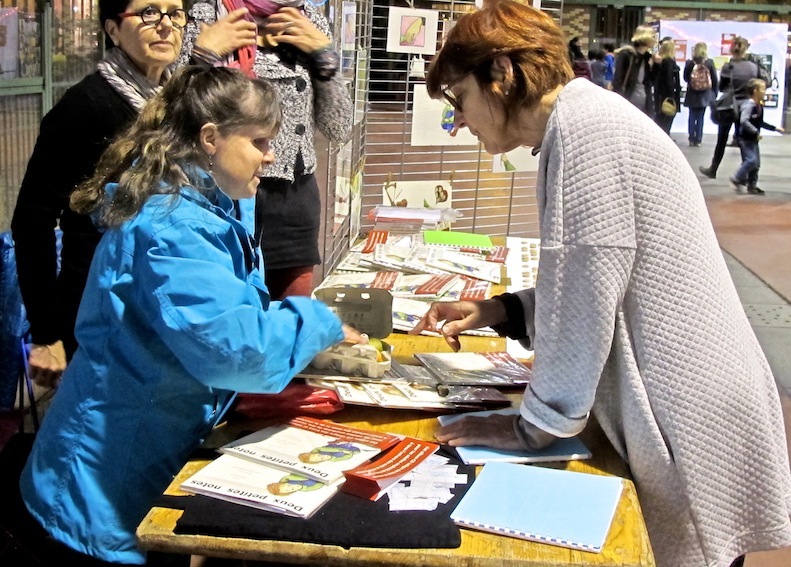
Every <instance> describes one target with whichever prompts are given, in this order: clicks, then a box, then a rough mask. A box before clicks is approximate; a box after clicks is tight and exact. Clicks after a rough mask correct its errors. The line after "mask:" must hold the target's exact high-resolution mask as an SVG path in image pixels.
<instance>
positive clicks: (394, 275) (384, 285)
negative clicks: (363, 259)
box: [316, 271, 401, 290]
mask: <svg viewBox="0 0 791 567" xmlns="http://www.w3.org/2000/svg"><path fill="white" fill-rule="evenodd" d="M400 277H401V274H400V273H399V272H396V271H379V272H357V273H353V274H331V275H329V276H327V277H326V278H324V280H322V282H321V284H320V285H319V286H318V287H317V288H316V289H321V288H330V287H355V288H360V289H365V288H376V289H387V290H391V289H393V286H394V285H395V284H396V282H397V281H398V279H399V278H400Z"/></svg>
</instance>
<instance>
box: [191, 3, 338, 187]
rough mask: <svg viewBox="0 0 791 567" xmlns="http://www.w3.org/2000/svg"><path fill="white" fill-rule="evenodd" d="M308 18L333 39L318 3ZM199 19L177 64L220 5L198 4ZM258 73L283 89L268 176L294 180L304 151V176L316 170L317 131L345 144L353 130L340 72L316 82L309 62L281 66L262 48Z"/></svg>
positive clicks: (196, 15) (307, 7)
mask: <svg viewBox="0 0 791 567" xmlns="http://www.w3.org/2000/svg"><path fill="white" fill-rule="evenodd" d="M304 10H305V15H306V16H307V17H308V19H309V20H310V21H311V22H313V25H315V26H316V27H317V28H318V29H319V30H320V31H321V32H322V33H324V34H326V35H327V36H329V37H330V38H331V37H332V34H331V33H330V27H329V23H328V22H327V20H326V18H324V16H323V15H322V14H321V13H320V12H319V9H318V8H316V7H315V6H314V5H313V4H312V3H310V2H306V3H305V5H304ZM190 14H191V15H192V17H193V18H194V21H192V22H190V23H189V24H187V27H186V29H185V30H184V43H183V45H182V49H181V55H180V56H179V59H178V61H177V65H186V64H187V63H188V62H189V56H190V53H191V52H192V46H193V45H194V44H195V39H196V38H197V37H198V34H199V32H200V24H201V23H203V24H213V23H214V22H215V21H217V9H216V5H215V4H214V3H207V2H197V3H196V4H194V5H193V7H192V9H191V10H190ZM254 70H255V73H256V75H257V76H258V77H260V78H262V79H268V80H269V81H270V82H271V83H272V85H274V87H275V89H276V90H277V93H278V96H279V97H280V102H281V103H282V108H283V123H282V125H281V126H280V132H279V133H278V135H277V137H276V138H275V139H274V140H273V141H272V151H273V152H274V154H275V163H273V164H272V165H270V166H269V167H268V168H267V169H266V170H265V171H264V177H275V178H279V179H286V180H288V181H294V164H295V163H296V161H297V155H298V154H299V153H300V152H301V153H302V159H303V161H304V163H305V169H304V171H303V173H305V174H308V173H313V172H314V170H315V168H316V150H315V147H314V142H313V139H314V133H315V130H316V128H318V130H319V132H321V133H322V134H324V136H325V137H326V138H327V139H329V140H330V141H332V142H336V143H339V144H343V143H345V142H347V141H348V140H349V138H350V137H351V132H352V117H353V108H352V100H351V97H350V96H349V93H348V91H347V89H346V86H345V85H344V84H343V80H342V79H341V77H340V74H337V75H335V77H333V78H332V79H330V80H329V81H319V80H313V79H311V76H310V72H309V70H308V68H307V67H306V66H305V65H304V63H303V62H302V61H301V60H300V59H297V61H296V62H295V64H294V65H293V66H289V65H288V64H284V63H283V62H281V60H280V57H279V56H278V55H277V53H276V52H274V51H272V50H269V49H262V48H259V49H258V50H257V51H256V56H255V66H254Z"/></svg>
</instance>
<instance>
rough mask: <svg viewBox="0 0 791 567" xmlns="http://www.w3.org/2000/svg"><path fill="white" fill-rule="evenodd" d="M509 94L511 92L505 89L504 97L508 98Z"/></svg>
mask: <svg viewBox="0 0 791 567" xmlns="http://www.w3.org/2000/svg"><path fill="white" fill-rule="evenodd" d="M510 92H511V91H509V90H507V89H506V91H505V92H504V93H503V94H504V95H505V96H508V93H510Z"/></svg>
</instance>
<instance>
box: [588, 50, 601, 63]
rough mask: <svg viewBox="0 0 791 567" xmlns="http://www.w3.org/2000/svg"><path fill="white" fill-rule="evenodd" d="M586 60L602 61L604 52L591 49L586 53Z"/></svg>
mask: <svg viewBox="0 0 791 567" xmlns="http://www.w3.org/2000/svg"><path fill="white" fill-rule="evenodd" d="M588 59H594V60H596V61H604V51H602V50H601V49H591V50H590V51H588Z"/></svg>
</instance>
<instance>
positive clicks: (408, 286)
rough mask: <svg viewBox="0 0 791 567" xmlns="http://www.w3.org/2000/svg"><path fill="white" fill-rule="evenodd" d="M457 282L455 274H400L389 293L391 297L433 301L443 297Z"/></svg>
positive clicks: (457, 278)
mask: <svg viewBox="0 0 791 567" xmlns="http://www.w3.org/2000/svg"><path fill="white" fill-rule="evenodd" d="M458 281H459V276H457V275H455V274H445V275H438V274H402V275H401V277H400V278H398V281H397V282H396V283H395V285H394V286H393V287H392V289H391V290H390V292H391V293H392V294H393V296H399V297H406V298H410V297H412V298H415V299H421V300H424V301H426V300H435V299H437V298H440V297H442V296H443V295H445V294H446V293H447V292H448V290H450V288H452V287H453V286H454V284H456V282H458Z"/></svg>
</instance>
